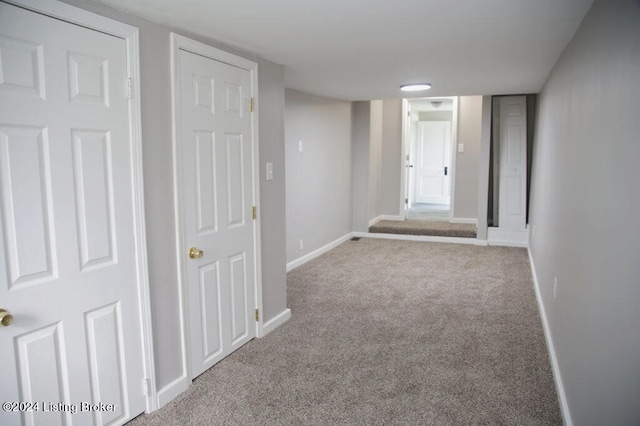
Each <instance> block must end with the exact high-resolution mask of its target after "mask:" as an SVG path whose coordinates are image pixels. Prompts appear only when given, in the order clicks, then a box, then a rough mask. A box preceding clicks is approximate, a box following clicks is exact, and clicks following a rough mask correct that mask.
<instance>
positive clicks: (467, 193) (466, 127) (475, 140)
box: [453, 96, 482, 219]
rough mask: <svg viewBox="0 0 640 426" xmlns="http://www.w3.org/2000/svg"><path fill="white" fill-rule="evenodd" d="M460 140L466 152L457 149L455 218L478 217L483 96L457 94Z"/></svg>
mask: <svg viewBox="0 0 640 426" xmlns="http://www.w3.org/2000/svg"><path fill="white" fill-rule="evenodd" d="M457 139H458V141H457V143H458V144H464V152H458V149H457V147H454V155H455V156H456V166H455V200H454V205H453V213H454V217H455V218H463V219H476V218H477V217H478V180H479V176H480V142H481V139H482V96H460V97H459V98H458V135H457Z"/></svg>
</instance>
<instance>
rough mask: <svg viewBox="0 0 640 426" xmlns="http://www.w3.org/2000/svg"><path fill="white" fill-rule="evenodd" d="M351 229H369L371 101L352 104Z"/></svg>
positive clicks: (360, 230) (359, 230)
mask: <svg viewBox="0 0 640 426" xmlns="http://www.w3.org/2000/svg"><path fill="white" fill-rule="evenodd" d="M351 111H352V120H351V149H352V151H351V152H352V164H351V194H352V197H351V198H352V217H351V230H352V231H356V232H367V231H368V230H369V173H370V172H371V168H370V166H369V156H370V153H369V150H370V146H371V144H370V141H371V102H368V101H360V102H353V103H352V104H351Z"/></svg>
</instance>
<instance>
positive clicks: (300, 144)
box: [298, 141, 302, 152]
mask: <svg viewBox="0 0 640 426" xmlns="http://www.w3.org/2000/svg"><path fill="white" fill-rule="evenodd" d="M298 152H302V141H298Z"/></svg>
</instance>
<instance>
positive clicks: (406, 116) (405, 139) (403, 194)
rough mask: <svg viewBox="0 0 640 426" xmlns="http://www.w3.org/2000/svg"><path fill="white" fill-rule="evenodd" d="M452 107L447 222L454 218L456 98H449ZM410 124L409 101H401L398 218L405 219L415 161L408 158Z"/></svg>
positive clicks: (456, 129)
mask: <svg viewBox="0 0 640 426" xmlns="http://www.w3.org/2000/svg"><path fill="white" fill-rule="evenodd" d="M421 99H428V98H421ZM438 99H442V97H438ZM451 99H452V102H453V106H452V114H451V170H449V174H450V175H451V181H450V188H451V199H450V205H449V220H451V219H453V218H454V217H455V214H454V206H455V192H456V147H457V146H458V97H457V96H452V97H451ZM412 133H413V129H412V123H411V99H406V98H405V99H402V156H401V158H400V208H399V210H398V211H399V212H400V217H401V218H402V219H406V218H407V212H408V208H409V205H410V204H411V202H412V200H413V194H412V192H413V191H412V188H411V185H410V179H411V177H410V174H411V171H410V168H409V164H410V163H411V164H412V162H413V161H415V159H414V158H410V155H411V145H412V142H411V140H412Z"/></svg>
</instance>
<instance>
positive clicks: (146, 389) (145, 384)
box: [142, 379, 151, 396]
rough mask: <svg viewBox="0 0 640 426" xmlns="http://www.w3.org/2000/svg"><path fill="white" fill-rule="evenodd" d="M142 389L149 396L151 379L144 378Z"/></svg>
mask: <svg viewBox="0 0 640 426" xmlns="http://www.w3.org/2000/svg"><path fill="white" fill-rule="evenodd" d="M142 390H143V392H144V394H145V396H149V393H150V392H151V389H150V383H149V379H144V380H143V381H142Z"/></svg>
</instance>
